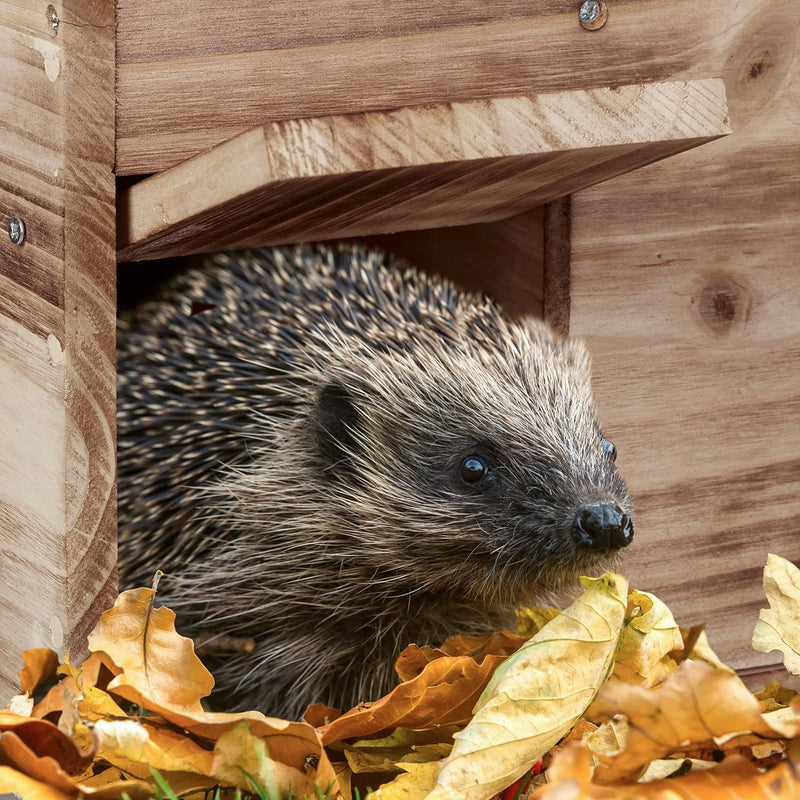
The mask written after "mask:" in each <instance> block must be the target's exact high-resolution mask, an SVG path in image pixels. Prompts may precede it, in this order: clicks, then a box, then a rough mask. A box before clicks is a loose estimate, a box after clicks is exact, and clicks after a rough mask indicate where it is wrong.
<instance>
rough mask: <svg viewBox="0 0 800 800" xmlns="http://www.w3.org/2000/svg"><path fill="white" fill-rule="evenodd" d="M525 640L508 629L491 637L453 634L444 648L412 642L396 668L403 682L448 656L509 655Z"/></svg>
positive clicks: (399, 657)
mask: <svg viewBox="0 0 800 800" xmlns="http://www.w3.org/2000/svg"><path fill="white" fill-rule="evenodd" d="M524 643H525V638H524V637H522V636H517V634H515V633H509V632H508V631H496V632H495V633H491V634H489V635H488V636H465V635H458V636H450V637H449V638H447V639H445V641H444V644H442V645H441V647H429V646H427V645H425V646H423V647H419V646H418V645H416V644H410V645H409V646H408V647H406V648H405V650H403V652H402V653H400V655H399V656H398V658H397V662H396V664H395V671H396V672H397V674H398V676H399V677H400V680H401V681H409V680H411V679H412V678H416V677H417V675H419V674H420V672H422V670H423V669H425V665H426V664H429V663H430V662H431V661H435V660H436V659H437V658H442V657H445V656H471V657H472V658H474V659H475V660H476V661H478V662H480V661H482V660H483V659H484V657H485V656H487V655H494V656H510V655H511V654H512V653H515V652H516V651H517V650H519V648H520V647H522V645H523V644H524Z"/></svg>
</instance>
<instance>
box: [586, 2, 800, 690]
mask: <svg viewBox="0 0 800 800" xmlns="http://www.w3.org/2000/svg"><path fill="white" fill-rule="evenodd" d="M701 5H702V8H703V13H704V14H706V15H707V16H708V17H709V19H710V20H714V21H715V22H714V24H715V26H716V27H717V28H718V30H719V32H720V33H719V35H718V36H717V37H715V38H712V39H711V47H712V49H713V52H710V53H709V54H708V55H707V56H706V60H705V63H702V64H700V65H698V66H699V68H702V69H703V70H704V71H705V72H706V73H707V74H719V75H721V76H722V78H723V79H724V81H725V84H726V87H727V90H728V100H729V105H730V110H731V125H732V127H733V130H734V133H733V135H732V136H730V137H727V138H726V139H725V140H724V141H723V140H720V141H717V142H714V143H712V144H710V145H708V146H707V147H703V148H699V149H698V150H696V151H693V152H690V153H684V154H682V155H680V156H678V157H676V158H673V159H670V160H668V161H664V162H662V163H660V164H657V165H654V166H650V167H646V168H645V169H643V170H640V171H638V172H636V173H631V174H629V175H626V176H624V177H621V178H617V179H615V180H614V181H613V182H609V183H607V184H604V185H601V186H597V187H594V188H592V189H589V190H586V191H584V192H580V193H578V194H577V195H576V196H575V197H574V198H573V204H572V205H573V213H572V232H573V236H572V275H571V281H572V286H571V329H572V331H573V332H574V333H578V334H582V335H584V336H585V337H586V338H587V339H588V341H589V344H590V347H591V350H592V351H593V354H594V365H595V373H596V376H597V379H596V386H597V395H598V397H599V401H600V407H601V412H602V413H601V418H602V421H603V424H604V426H605V428H604V429H605V430H606V431H607V433H608V435H609V436H610V437H611V438H612V439H614V441H615V443H616V444H617V446H618V449H619V464H620V467H621V469H622V471H623V472H624V473H625V474H626V475H627V476H628V479H629V482H630V486H631V488H632V490H633V495H634V500H635V505H636V508H637V512H638V513H637V523H636V540H635V541H634V545H633V546H632V548H631V551H630V554H629V556H628V561H627V564H628V567H629V569H630V577H631V580H632V582H633V584H634V585H638V586H641V587H646V588H647V589H648V590H652V591H654V592H656V593H657V594H658V595H659V596H661V597H662V599H664V600H665V601H667V602H668V603H669V604H670V607H671V608H672V609H673V611H674V612H675V614H676V617H677V618H678V619H679V620H681V622H682V623H687V624H688V623H691V622H700V621H706V622H707V623H708V629H709V637H710V639H711V642H712V644H713V645H714V647H715V648H716V649H717V650H718V652H719V653H720V655H721V656H722V657H723V658H724V659H726V660H728V661H729V663H732V664H734V665H735V666H736V667H737V668H741V669H745V670H751V671H753V672H754V673H759V674H761V675H763V674H765V673H764V666H765V665H769V664H775V663H777V662H779V661H780V658H779V655H778V654H776V653H772V654H768V655H764V654H760V653H756V652H754V651H753V650H751V648H750V637H751V634H752V630H753V626H754V625H755V622H756V619H757V617H758V608H759V607H761V606H764V605H765V602H764V598H763V592H762V589H761V570H762V567H763V565H764V562H765V561H766V556H767V553H768V552H775V553H779V554H781V555H783V556H785V557H787V558H790V559H793V560H794V561H796V562H800V313H798V311H799V310H800V261H798V253H800V225H799V224H798V221H799V220H800V49H799V48H798V31H800V5H799V4H797V3H793V2H788V3H787V2H782V0H768V2H755V0H736V2H731V3H729V2H712V3H704V4H701ZM612 13H613V12H612ZM670 13H672V12H670ZM767 671H768V670H767ZM783 674H784V675H785V674H786V673H785V672H784V673H783ZM754 681H755V682H756V683H758V682H760V679H759V677H758V675H755V677H754Z"/></svg>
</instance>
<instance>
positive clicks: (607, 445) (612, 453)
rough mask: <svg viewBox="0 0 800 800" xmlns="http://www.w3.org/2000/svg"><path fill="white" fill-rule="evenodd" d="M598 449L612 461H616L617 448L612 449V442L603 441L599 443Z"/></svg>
mask: <svg viewBox="0 0 800 800" xmlns="http://www.w3.org/2000/svg"><path fill="white" fill-rule="evenodd" d="M600 447H602V448H603V452H604V453H605V454H606V455H607V456H608V457H609V458H610V459H611V460H612V461H616V460H617V448H616V447H614V443H613V442H609V441H608V439H603V440H601V442H600Z"/></svg>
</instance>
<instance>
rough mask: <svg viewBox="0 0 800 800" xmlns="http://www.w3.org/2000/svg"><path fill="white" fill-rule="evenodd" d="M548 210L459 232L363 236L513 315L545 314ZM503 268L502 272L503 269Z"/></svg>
mask: <svg viewBox="0 0 800 800" xmlns="http://www.w3.org/2000/svg"><path fill="white" fill-rule="evenodd" d="M544 216H545V207H544V206H537V207H536V208H532V209H531V210H530V211H525V212H523V213H522V214H517V215H516V216H513V217H509V218H508V219H503V220H500V221H498V222H485V223H478V224H475V225H461V226H458V227H454V228H433V229H430V230H418V231H404V232H403V233H395V234H386V235H383V236H367V237H362V238H361V239H360V241H366V242H367V243H368V244H374V245H376V246H377V247H380V248H381V249H382V250H385V251H387V252H389V253H393V254H394V255H396V256H399V257H400V258H404V259H405V260H406V261H408V262H409V263H410V264H414V265H415V266H417V267H419V268H420V269H423V270H425V271H427V272H430V273H434V274H439V275H446V276H447V277H448V278H451V279H453V280H454V281H455V282H456V283H457V284H458V285H459V286H463V287H464V288H466V289H470V290H473V291H482V292H485V293H486V294H488V295H490V296H491V297H493V298H494V299H495V300H497V301H498V302H499V303H500V304H501V305H502V306H503V308H504V310H505V311H506V312H508V313H509V314H511V316H513V317H520V316H525V315H533V316H535V317H541V316H542V296H543V290H544V286H543V283H544V274H543V270H544V267H543V261H544ZM498 267H499V268H498Z"/></svg>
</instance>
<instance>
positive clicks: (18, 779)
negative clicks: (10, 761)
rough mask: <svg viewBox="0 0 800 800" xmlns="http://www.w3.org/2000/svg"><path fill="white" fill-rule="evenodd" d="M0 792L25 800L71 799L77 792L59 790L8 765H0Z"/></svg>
mask: <svg viewBox="0 0 800 800" xmlns="http://www.w3.org/2000/svg"><path fill="white" fill-rule="evenodd" d="M0 792H3V793H9V794H11V795H18V796H19V797H24V798H25V800H71V798H73V797H74V796H75V795H76V794H77V791H76V792H75V793H72V794H67V793H65V792H60V791H58V789H54V788H53V787H52V786H48V785H47V784H46V783H41V782H40V781H37V780H34V779H33V778H29V777H28V776H27V775H23V774H22V773H21V772H17V770H15V769H12V768H11V767H8V766H0Z"/></svg>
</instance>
